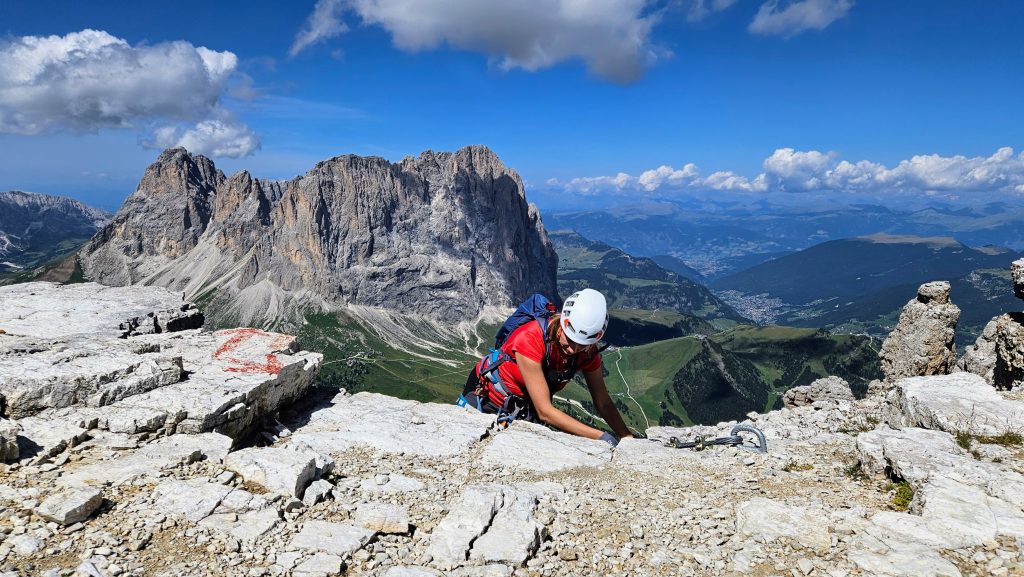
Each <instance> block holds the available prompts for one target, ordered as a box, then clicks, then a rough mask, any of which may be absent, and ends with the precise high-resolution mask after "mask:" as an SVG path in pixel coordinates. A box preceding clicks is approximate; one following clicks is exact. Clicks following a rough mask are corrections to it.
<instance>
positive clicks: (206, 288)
mask: <svg viewBox="0 0 1024 577" xmlns="http://www.w3.org/2000/svg"><path fill="white" fill-rule="evenodd" d="M81 260H82V267H83V269H84V271H85V273H86V275H87V276H88V277H89V278H90V279H92V280H95V281H97V282H100V283H103V284H107V285H127V284H132V283H143V284H155V285H159V286H164V287H168V288H171V289H173V290H178V291H183V292H184V293H185V295H186V296H187V297H189V298H195V297H201V296H203V295H205V294H213V293H211V292H210V291H211V290H213V289H216V296H215V297H213V299H214V302H213V305H214V306H211V307H208V308H209V309H210V310H211V311H214V313H215V314H218V315H220V316H221V317H229V318H231V319H233V320H236V321H238V323H239V324H248V323H250V322H252V321H255V320H260V319H275V318H283V317H288V316H290V315H291V314H292V313H293V312H294V311H295V310H298V309H301V308H303V307H309V306H312V307H331V306H336V305H339V304H356V305H368V306H374V307H383V308H387V309H392V310H400V311H403V312H408V313H416V314H423V315H427V316H433V317H436V318H442V317H443V318H454V319H456V320H467V319H473V318H476V317H477V316H478V315H479V314H480V312H481V311H482V310H483V309H484V308H485V307H488V306H494V307H509V306H514V305H515V304H517V303H518V302H520V301H521V300H523V299H524V298H525V297H527V296H529V294H532V293H533V292H543V293H545V294H548V295H554V294H556V286H555V273H556V269H557V256H556V254H555V251H554V249H553V248H552V246H551V243H550V242H549V241H548V238H547V234H546V233H545V231H544V227H543V224H542V223H541V220H540V215H539V213H538V211H537V209H536V207H535V206H533V205H530V204H528V203H527V201H526V196H525V193H524V189H523V183H522V180H521V179H520V178H519V175H518V174H516V172H515V171H513V170H511V169H509V168H507V167H505V165H504V164H502V162H501V160H500V159H499V158H498V157H497V155H495V154H494V153H493V152H492V151H491V150H489V149H488V148H486V147H483V146H471V147H466V148H463V149H461V150H459V151H457V152H454V153H449V152H440V153H434V152H431V151H427V152H424V153H423V154H421V155H420V156H419V157H418V158H412V157H407V158H405V159H403V160H402V161H401V162H398V163H391V162H388V161H386V160H384V159H382V158H377V157H369V158H364V157H358V156H353V155H346V156H338V157H334V158H331V159H329V160H326V161H323V162H321V163H319V164H317V165H316V166H315V167H314V168H313V169H312V170H310V171H309V172H308V173H306V174H305V175H304V176H300V177H297V178H295V179H292V180H289V181H283V182H270V181H266V180H259V179H255V178H253V177H252V176H250V175H249V173H247V172H240V173H238V174H235V175H234V176H231V177H226V176H225V175H224V174H223V173H222V172H220V171H219V170H217V169H216V167H215V166H214V164H213V162H212V161H210V160H209V159H207V158H205V157H202V156H193V155H191V154H189V153H188V152H187V151H186V150H184V149H182V148H175V149H170V150H167V151H165V152H164V153H163V154H161V155H160V157H159V158H158V159H157V161H156V162H155V163H153V164H152V165H151V166H150V167H149V168H148V169H147V170H146V173H145V175H144V176H143V178H142V181H141V182H140V183H139V186H138V189H137V190H136V192H135V193H134V194H132V195H131V196H130V197H129V198H128V199H127V200H126V201H125V203H124V205H123V206H122V207H121V210H120V211H118V213H117V215H116V216H115V217H114V219H113V220H112V221H111V222H110V224H109V225H107V226H106V227H105V228H104V229H103V230H102V231H100V232H99V233H98V234H97V235H96V236H95V237H94V238H93V239H92V241H91V242H90V243H89V244H88V245H87V246H86V247H85V248H84V249H83V250H82V252H81Z"/></svg>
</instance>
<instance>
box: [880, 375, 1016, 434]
mask: <svg viewBox="0 0 1024 577" xmlns="http://www.w3.org/2000/svg"><path fill="white" fill-rule="evenodd" d="M888 402H889V403H890V405H891V406H890V407H889V411H888V419H887V420H888V422H889V424H890V426H893V427H895V428H904V427H922V428H926V429H935V430H939V431H946V432H947V433H952V434H956V433H966V434H971V435H986V436H998V435H1002V434H1004V433H1007V432H1011V433H1016V432H1019V431H1024V402H1021V401H1014V400H1009V399H1005V398H1003V397H1002V396H1000V395H999V393H997V392H996V391H995V390H994V389H993V388H992V387H991V386H990V385H989V384H988V383H986V382H985V380H984V379H982V378H981V377H979V376H978V375H974V374H971V373H954V374H951V375H940V376H935V377H911V378H907V379H902V380H900V381H897V382H896V385H895V387H894V389H893V391H892V393H890V398H889V399H888Z"/></svg>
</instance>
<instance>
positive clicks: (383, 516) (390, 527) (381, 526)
mask: <svg viewBox="0 0 1024 577" xmlns="http://www.w3.org/2000/svg"><path fill="white" fill-rule="evenodd" d="M355 522H356V523H357V524H359V525H362V526H363V527H366V528H367V529H370V530H372V531H377V532H380V533H395V534H404V533H408V532H409V511H408V509H406V508H405V507H402V506H400V505H391V504H387V503H367V504H365V505H360V506H359V508H358V509H357V510H356V515H355Z"/></svg>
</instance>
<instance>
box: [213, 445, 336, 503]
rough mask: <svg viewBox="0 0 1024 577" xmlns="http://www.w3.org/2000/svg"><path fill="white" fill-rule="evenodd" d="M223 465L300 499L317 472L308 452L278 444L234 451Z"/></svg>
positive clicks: (272, 488)
mask: <svg viewBox="0 0 1024 577" xmlns="http://www.w3.org/2000/svg"><path fill="white" fill-rule="evenodd" d="M224 465H225V466H226V467H227V468H228V469H229V470H231V471H234V472H235V473H238V474H239V475H241V476H242V478H244V479H245V480H246V481H249V482H252V483H256V484H258V485H262V486H264V487H266V488H267V489H269V490H271V491H276V492H279V493H284V494H286V495H292V496H294V497H296V498H299V499H301V498H302V494H303V492H304V491H305V490H306V486H307V485H309V483H310V482H311V481H312V480H313V477H314V476H315V474H316V461H315V460H314V458H313V457H312V456H311V455H309V454H307V453H300V452H298V451H292V450H289V449H281V448H277V447H253V448H249V449H243V450H241V451H235V452H234V453H230V454H229V455H228V456H227V459H225V461H224Z"/></svg>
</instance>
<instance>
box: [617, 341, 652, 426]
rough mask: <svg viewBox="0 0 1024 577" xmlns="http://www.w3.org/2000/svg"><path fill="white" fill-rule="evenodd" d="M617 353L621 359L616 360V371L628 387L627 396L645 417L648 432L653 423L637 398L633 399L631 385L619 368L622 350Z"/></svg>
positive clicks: (623, 383)
mask: <svg viewBox="0 0 1024 577" xmlns="http://www.w3.org/2000/svg"><path fill="white" fill-rule="evenodd" d="M615 352H616V353H619V358H617V359H615V370H616V371H618V372H619V378H620V379H622V385H623V386H625V387H626V396H627V397H629V400H631V401H633V404H635V405H636V406H637V408H638V409H640V414H641V415H643V417H644V423H645V425H646V426H645V427H644V430H645V431H646V430H647V429H649V428H651V421H650V420H648V419H647V413H646V412H644V408H643V407H641V406H640V403H638V402H637V400H636V399H635V398H633V393H632V392H631V391H630V390H629V383H628V382H626V376H625V375H623V374H622V369H621V368H619V361H621V360H622V349H618V348H617V349H615Z"/></svg>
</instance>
